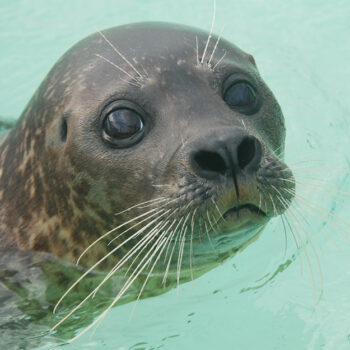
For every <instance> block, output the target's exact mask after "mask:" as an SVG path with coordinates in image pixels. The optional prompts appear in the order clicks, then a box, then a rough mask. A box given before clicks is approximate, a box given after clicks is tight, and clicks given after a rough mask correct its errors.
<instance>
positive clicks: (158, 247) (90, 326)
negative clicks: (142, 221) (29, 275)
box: [69, 236, 165, 342]
mask: <svg viewBox="0 0 350 350" xmlns="http://www.w3.org/2000/svg"><path fill="white" fill-rule="evenodd" d="M162 238H163V237H162V236H160V237H159V238H158V240H157V242H155V243H154V244H157V243H158V242H159V240H160V239H162ZM164 241H165V240H164V239H163V240H162V242H161V244H159V245H157V246H156V249H155V250H154V251H153V253H152V254H151V256H150V257H149V258H148V256H149V254H150V253H151V252H152V250H149V251H148V252H147V253H146V254H145V256H144V257H143V259H142V260H141V262H140V263H139V265H138V266H137V268H136V269H138V271H137V272H135V271H136V269H135V271H134V272H133V275H132V276H130V278H129V279H128V281H127V282H126V283H125V284H124V286H123V288H122V289H121V291H120V292H119V293H118V295H117V296H116V297H115V298H114V300H113V301H112V303H111V304H110V305H109V306H108V307H107V309H106V310H105V311H104V312H103V313H102V314H101V315H99V316H98V317H97V318H96V319H95V320H94V321H93V322H92V323H91V324H90V325H89V326H88V327H86V328H85V329H84V330H83V331H82V332H80V333H79V334H78V335H76V336H75V337H74V338H72V339H70V340H69V342H73V341H74V340H76V339H78V338H79V337H81V336H82V335H83V334H85V333H86V332H87V331H88V330H90V329H91V328H92V327H94V326H95V325H96V324H97V323H99V322H100V321H101V320H102V319H103V318H104V317H105V316H106V314H107V313H108V312H109V310H110V309H111V308H112V307H113V306H114V305H115V304H116V303H117V302H118V301H119V299H120V298H121V297H122V296H123V295H124V293H125V292H126V291H127V290H128V289H129V287H130V286H131V285H132V283H133V282H134V281H135V280H136V278H137V277H138V276H139V275H140V274H141V273H142V271H143V270H144V268H145V267H146V266H147V263H148V262H149V261H151V260H152V259H153V257H154V255H155V254H156V253H157V251H158V250H159V249H160V248H161V247H162V246H163V245H164ZM147 258H148V260H147V262H146V263H145V264H143V262H144V260H146V259H147ZM142 264H143V266H142V267H140V265H142Z"/></svg>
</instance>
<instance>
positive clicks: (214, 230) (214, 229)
mask: <svg viewBox="0 0 350 350" xmlns="http://www.w3.org/2000/svg"><path fill="white" fill-rule="evenodd" d="M207 218H208V221H209V225H210V227H211V228H212V230H213V232H215V233H216V234H217V235H219V232H218V231H217V230H216V228H214V226H213V224H212V222H211V220H210V216H209V212H208V210H207ZM214 220H215V221H216V219H215V217H214Z"/></svg>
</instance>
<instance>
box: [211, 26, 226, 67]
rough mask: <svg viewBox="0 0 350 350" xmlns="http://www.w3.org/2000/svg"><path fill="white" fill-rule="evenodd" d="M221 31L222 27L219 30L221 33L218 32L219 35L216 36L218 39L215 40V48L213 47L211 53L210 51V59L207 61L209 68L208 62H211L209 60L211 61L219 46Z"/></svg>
mask: <svg viewBox="0 0 350 350" xmlns="http://www.w3.org/2000/svg"><path fill="white" fill-rule="evenodd" d="M223 31H224V27H222V29H221V31H220V34H219V36H218V38H217V40H216V43H215V46H214V48H213V51H212V53H211V55H210V57H209V61H208V66H209V67H210V66H211V64H210V62H211V60H212V59H213V56H214V54H215V51H216V48H217V47H218V45H219V42H220V39H221V35H222V32H223Z"/></svg>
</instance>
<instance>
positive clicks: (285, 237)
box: [281, 214, 288, 259]
mask: <svg viewBox="0 0 350 350" xmlns="http://www.w3.org/2000/svg"><path fill="white" fill-rule="evenodd" d="M281 221H282V225H283V232H284V256H283V259H285V258H286V256H287V248H288V239H287V229H286V224H285V222H284V214H282V215H281Z"/></svg>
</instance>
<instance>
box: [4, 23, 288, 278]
mask: <svg viewBox="0 0 350 350" xmlns="http://www.w3.org/2000/svg"><path fill="white" fill-rule="evenodd" d="M284 140H285V126H284V120H283V115H282V112H281V109H280V106H279V105H278V103H277V101H276V99H275V97H274V96H273V94H272V92H271V91H270V90H269V88H268V87H267V85H266V84H265V83H264V82H263V80H262V78H261V77H260V75H259V72H258V69H257V67H256V64H255V62H254V59H253V57H252V56H251V55H248V54H246V53H245V52H243V51H242V50H240V49H239V48H237V47H236V46H234V45H232V44H230V43H229V42H227V41H226V40H223V39H221V40H219V39H218V38H217V37H215V36H213V37H210V36H209V37H208V34H207V33H205V32H202V31H200V30H197V29H194V28H190V27H186V26H180V25H174V24H166V23H139V24H132V25H126V26H121V27H117V28H111V29H108V30H105V31H103V32H101V33H96V34H93V35H91V36H89V37H88V38H86V39H84V40H82V41H81V42H79V43H78V44H76V45H75V46H74V47H73V48H71V49H70V50H69V51H68V52H67V53H66V54H65V55H64V56H63V57H62V58H61V59H60V60H59V61H58V62H57V63H56V65H55V66H54V67H53V69H52V70H51V71H50V73H49V74H48V75H47V77H46V78H45V80H44V81H43V83H42V84H41V86H40V87H39V89H38V90H37V92H36V93H35V95H34V96H33V98H32V99H31V101H30V102H29V104H28V106H27V107H26V109H25V110H24V112H23V114H22V116H21V118H20V119H19V121H18V123H17V125H16V127H15V128H14V129H13V130H12V131H11V132H10V133H9V135H8V136H7V138H6V139H5V140H4V141H3V142H2V144H1V150H0V151H1V155H0V176H1V178H0V200H1V201H0V232H1V236H0V240H1V241H0V242H1V246H2V247H3V248H5V247H6V248H7V249H16V250H18V249H19V250H38V251H45V252H50V253H53V254H55V255H56V256H58V257H60V258H63V259H65V260H68V261H71V262H75V261H76V260H77V259H78V258H79V257H81V259H80V263H81V264H82V265H84V266H93V265H94V264H96V265H95V267H96V268H97V269H107V268H114V271H117V270H118V269H127V270H128V271H129V272H132V274H134V276H136V277H137V276H138V275H140V274H142V273H145V271H147V273H149V274H151V272H153V273H155V274H157V273H158V274H159V275H162V277H163V276H164V275H165V276H164V278H165V279H166V278H167V275H168V277H169V276H171V275H174V276H177V279H179V275H180V271H181V276H187V277H188V276H189V275H190V274H191V275H192V277H193V275H194V276H196V275H199V274H201V273H202V272H203V271H205V270H208V269H210V268H212V267H213V266H216V265H217V264H218V263H220V262H221V261H223V260H224V259H226V258H227V257H229V256H231V255H232V254H233V253H234V252H235V251H237V250H238V249H239V248H241V247H242V246H244V245H245V244H246V243H247V242H249V241H250V240H251V239H253V238H254V237H256V235H257V234H258V233H259V232H260V231H261V230H262V228H263V227H264V225H265V224H266V223H267V222H268V220H269V219H270V218H271V217H273V216H276V215H279V214H282V213H283V212H284V211H285V209H286V208H287V207H288V205H289V203H290V202H291V200H292V198H293V190H294V179H293V176H292V173H291V171H290V170H289V168H288V167H287V166H286V165H285V164H284V162H283V160H282V155H283V150H284ZM116 213H117V215H115V214H116ZM188 278H189V277H188ZM175 279H176V278H175ZM175 279H174V280H175ZM185 279H186V277H185ZM163 282H164V280H163Z"/></svg>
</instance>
